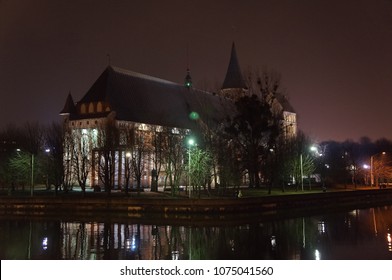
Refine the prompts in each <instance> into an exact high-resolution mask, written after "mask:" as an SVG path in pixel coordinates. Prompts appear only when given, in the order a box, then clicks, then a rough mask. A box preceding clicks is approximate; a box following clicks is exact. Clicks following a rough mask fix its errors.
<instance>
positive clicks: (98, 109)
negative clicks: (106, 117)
mask: <svg viewBox="0 0 392 280" xmlns="http://www.w3.org/2000/svg"><path fill="white" fill-rule="evenodd" d="M97 112H98V113H102V102H98V103H97Z"/></svg>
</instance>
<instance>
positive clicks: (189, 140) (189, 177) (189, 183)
mask: <svg viewBox="0 0 392 280" xmlns="http://www.w3.org/2000/svg"><path fill="white" fill-rule="evenodd" d="M195 144H196V142H195V139H193V138H189V139H188V188H189V191H188V194H189V198H191V148H192V146H194V145H195Z"/></svg>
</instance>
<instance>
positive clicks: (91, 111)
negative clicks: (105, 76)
mask: <svg viewBox="0 0 392 280" xmlns="http://www.w3.org/2000/svg"><path fill="white" fill-rule="evenodd" d="M88 112H89V113H94V104H93V103H92V102H91V103H90V104H89V105H88Z"/></svg>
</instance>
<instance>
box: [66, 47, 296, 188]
mask: <svg viewBox="0 0 392 280" xmlns="http://www.w3.org/2000/svg"><path fill="white" fill-rule="evenodd" d="M247 93H248V88H247V85H246V82H245V80H244V79H243V74H242V72H241V68H240V65H239V62H238V58H237V54H236V49H235V45H234V43H233V45H232V49H231V55H230V60H229V65H228V68H227V73H226V76H225V79H224V82H223V84H222V87H221V89H220V90H219V91H218V93H211V92H207V91H202V90H198V89H196V88H195V87H194V86H193V84H192V78H191V75H190V71H189V69H187V73H186V76H185V79H184V84H178V83H174V82H170V81H167V80H163V79H160V78H157V77H152V76H149V75H145V74H141V73H137V72H133V71H129V70H125V69H121V68H118V67H114V66H108V67H107V68H106V69H105V70H104V71H103V73H102V74H101V75H100V76H99V77H98V78H97V80H96V81H95V82H94V84H93V85H92V86H91V87H90V89H89V90H88V91H87V93H86V94H85V95H84V96H83V97H82V99H80V100H79V101H78V102H74V100H73V98H72V96H71V94H69V95H68V97H67V99H66V102H65V105H64V108H63V110H62V111H61V112H60V115H62V116H63V121H64V129H65V140H64V141H65V142H64V164H65V168H64V170H65V173H66V174H65V177H67V176H68V179H69V180H70V181H74V182H77V180H80V179H83V178H80V177H81V175H83V176H86V178H85V183H86V186H88V187H93V186H103V185H104V184H108V182H110V185H111V187H112V188H119V189H120V188H121V189H122V188H124V186H127V187H129V188H130V189H132V188H134V187H135V184H139V185H141V186H142V187H143V188H147V187H148V188H149V187H151V185H152V183H151V182H153V181H154V180H153V178H154V177H156V179H157V180H156V184H157V185H163V184H166V183H167V180H168V178H167V176H168V173H169V171H168V168H175V166H174V165H173V166H163V167H162V166H158V164H161V163H159V158H158V156H159V155H158V151H157V148H156V143H157V142H154V141H158V140H157V139H158V138H157V137H158V136H157V135H158V134H160V133H162V132H165V133H169V134H171V135H172V136H173V137H177V138H176V139H177V140H179V139H180V141H181V139H182V138H184V137H187V135H189V134H192V131H194V130H196V129H197V127H198V126H199V125H200V123H203V124H204V125H207V126H219V124H220V123H222V122H223V120H224V119H225V118H227V116H229V115H230V114H232V112H233V108H234V101H235V100H237V99H238V98H240V97H241V96H244V95H246V94H247ZM273 102H274V104H273V106H275V107H276V106H277V107H279V108H278V109H279V110H281V111H282V112H283V120H282V122H283V126H284V127H286V131H285V132H286V134H288V135H289V136H290V135H295V134H296V131H297V122H296V113H295V112H294V110H293V108H292V107H291V106H290V104H289V102H288V101H287V100H286V99H285V98H284V96H281V95H279V96H274V101H273ZM108 125H110V126H111V127H112V128H115V129H116V131H117V132H116V133H113V132H111V130H110V129H109V126H108ZM111 133H112V135H111V136H110V137H112V138H115V139H116V143H117V144H116V145H113V143H110V142H111V141H110V140H109V139H108V137H109V134H111ZM286 136H287V135H286ZM103 139H106V140H105V141H104V140H103ZM153 143H155V145H154V144H153ZM135 147H136V148H137V149H135ZM108 150H109V151H110V152H108ZM105 155H106V156H107V157H108V159H105V160H103V158H104V156H105ZM83 159H84V161H83ZM135 160H137V161H138V164H139V166H137V168H136V169H135V165H134V161H135ZM86 162H88V164H87V165H86V166H82V164H86ZM183 163H184V159H183V160H182V164H183ZM132 164H133V166H131V165H132ZM131 167H132V168H131ZM104 170H105V172H104ZM136 171H137V172H138V173H139V174H138V176H137V178H138V179H139V181H140V182H136V181H135V176H130V173H134V172H136ZM107 172H109V175H107V174H106V175H105V176H106V177H105V178H104V176H103V173H107ZM76 173H78V174H77V175H76ZM79 173H80V174H79ZM108 176H109V177H108ZM76 177H78V178H76ZM170 179H171V178H170ZM105 182H106V183H105Z"/></svg>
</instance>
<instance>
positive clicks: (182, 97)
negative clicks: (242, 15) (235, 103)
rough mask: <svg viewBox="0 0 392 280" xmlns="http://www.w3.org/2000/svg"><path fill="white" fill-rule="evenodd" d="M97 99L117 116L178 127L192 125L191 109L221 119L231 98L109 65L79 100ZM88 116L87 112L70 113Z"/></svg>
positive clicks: (210, 117)
mask: <svg viewBox="0 0 392 280" xmlns="http://www.w3.org/2000/svg"><path fill="white" fill-rule="evenodd" d="M98 101H101V102H105V103H107V104H110V109H111V111H115V112H116V119H118V120H126V121H133V122H140V123H147V124H154V125H162V126H169V127H179V128H193V127H194V125H195V121H194V117H193V118H191V117H190V114H191V113H192V112H196V113H197V114H198V116H200V118H201V119H202V120H204V121H206V122H211V121H214V122H220V121H221V120H223V118H224V117H225V116H226V114H227V113H228V112H229V111H232V105H231V102H229V101H228V100H227V99H225V98H222V97H219V96H215V95H212V94H211V93H207V92H204V91H200V90H196V89H193V88H186V87H185V86H183V85H180V84H176V83H173V82H170V81H166V80H163V79H159V78H155V77H151V76H148V75H144V74H140V73H137V72H133V71H128V70H125V69H121V68H118V67H112V66H109V67H107V68H106V69H105V71H104V72H103V73H102V74H101V75H100V76H99V78H98V79H97V80H96V82H95V83H94V84H93V85H92V86H91V88H90V89H89V90H88V92H87V93H86V95H85V96H84V97H83V98H82V99H81V100H80V102H79V103H89V102H98ZM193 116H195V114H193ZM87 117H88V114H86V115H76V114H75V115H73V116H71V118H87ZM91 117H92V116H91Z"/></svg>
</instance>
